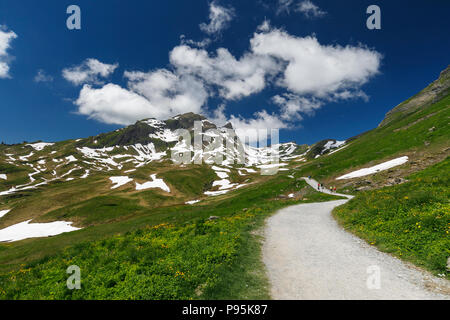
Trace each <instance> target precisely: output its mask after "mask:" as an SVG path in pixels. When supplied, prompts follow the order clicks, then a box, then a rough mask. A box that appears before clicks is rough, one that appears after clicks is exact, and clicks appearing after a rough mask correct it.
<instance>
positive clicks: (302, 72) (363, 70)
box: [251, 29, 381, 98]
mask: <svg viewBox="0 0 450 320" xmlns="http://www.w3.org/2000/svg"><path fill="white" fill-rule="evenodd" d="M251 47H252V50H253V52H254V53H255V54H260V55H267V56H273V57H276V58H279V59H282V60H284V61H286V62H287V66H286V68H285V70H284V73H283V79H281V80H280V81H279V82H278V85H280V86H282V87H286V88H287V89H288V90H289V91H291V92H292V93H295V94H298V95H313V96H316V97H319V98H329V97H330V96H331V95H336V94H338V93H340V92H343V91H349V92H350V91H351V90H353V89H356V88H359V87H360V86H362V85H363V84H365V83H366V82H367V81H368V80H369V79H370V78H371V77H372V76H374V75H376V74H377V73H378V70H379V67H380V62H381V55H380V54H379V53H378V52H376V51H374V50H371V49H368V48H365V47H362V46H345V47H342V46H339V45H322V44H320V43H319V41H318V40H317V39H316V38H315V37H304V38H301V37H295V36H292V35H289V34H287V33H286V32H284V31H281V30H277V29H275V30H272V31H270V32H265V33H256V34H255V35H254V37H253V38H252V39H251Z"/></svg>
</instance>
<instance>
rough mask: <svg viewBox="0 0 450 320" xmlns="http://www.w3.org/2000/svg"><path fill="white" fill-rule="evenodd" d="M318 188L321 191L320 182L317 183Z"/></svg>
mask: <svg viewBox="0 0 450 320" xmlns="http://www.w3.org/2000/svg"><path fill="white" fill-rule="evenodd" d="M317 190H319V191H320V183H318V184H317Z"/></svg>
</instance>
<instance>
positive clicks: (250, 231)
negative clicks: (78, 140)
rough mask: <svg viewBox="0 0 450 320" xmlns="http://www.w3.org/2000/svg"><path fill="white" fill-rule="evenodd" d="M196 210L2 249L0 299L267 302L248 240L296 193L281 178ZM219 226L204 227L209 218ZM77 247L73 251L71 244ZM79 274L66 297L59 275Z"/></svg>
mask: <svg viewBox="0 0 450 320" xmlns="http://www.w3.org/2000/svg"><path fill="white" fill-rule="evenodd" d="M265 179H266V180H265V182H263V183H261V184H258V185H254V186H249V187H247V188H243V189H240V190H238V191H235V192H233V194H230V195H226V196H222V197H217V198H211V199H209V200H206V201H205V202H202V203H200V204H197V205H194V206H185V205H182V206H181V205H178V206H176V205H175V206H168V207H159V208H154V209H153V210H150V211H146V212H145V213H144V214H141V215H137V216H136V217H133V218H129V219H127V220H123V221H118V222H115V223H109V224H102V225H97V226H92V227H88V228H85V229H83V230H80V231H77V232H72V233H67V234H63V235H60V236H57V237H53V238H42V239H30V240H25V241H21V242H17V243H11V244H0V265H1V266H2V269H3V272H2V275H1V276H0V297H1V298H7V299H12V298H15V299H18V298H27V299H28V298H30V299H53V298H56V299H91V298H124V299H132V298H137V299H197V298H206V299H209V298H212V299H222V298H228V299H230V298H233V299H238V298H243V299H252V298H253V299H260V298H268V291H267V283H266V281H265V277H264V274H262V273H258V272H257V273H255V270H258V269H259V270H261V269H262V268H261V261H260V259H259V253H260V252H259V250H260V245H259V238H258V236H256V235H254V231H255V230H256V229H258V228H259V227H260V226H261V225H262V223H263V221H264V219H265V217H267V215H269V214H271V213H273V212H274V211H275V210H277V209H279V208H281V207H284V206H287V205H291V204H295V203H298V202H299V201H295V200H275V199H276V197H277V196H278V195H280V194H287V193H291V192H293V191H297V190H299V189H302V188H306V190H308V191H307V192H308V193H307V195H306V198H307V199H304V200H303V201H308V202H310V201H325V200H331V199H335V198H336V197H334V196H328V195H322V194H319V193H316V192H315V191H313V190H312V189H311V188H309V187H307V186H305V183H304V182H303V181H297V180H296V179H291V178H288V177H287V175H279V176H275V177H267V178H265ZM213 215H214V216H218V217H219V219H218V220H214V221H207V218H208V217H210V216H213ZM74 243H77V244H76V245H73V244H74ZM73 264H76V265H79V266H80V267H81V270H82V271H81V272H82V278H83V279H84V280H83V283H82V286H83V290H79V291H69V290H67V289H66V286H65V281H66V279H67V277H68V275H67V274H66V273H65V271H66V269H67V267H68V266H70V265H73Z"/></svg>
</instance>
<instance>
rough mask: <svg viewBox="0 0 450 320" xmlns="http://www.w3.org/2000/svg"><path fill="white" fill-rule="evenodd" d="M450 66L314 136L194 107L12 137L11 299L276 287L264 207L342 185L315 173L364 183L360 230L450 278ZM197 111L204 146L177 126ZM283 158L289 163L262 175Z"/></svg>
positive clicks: (6, 185) (350, 224) (1, 191)
mask: <svg viewBox="0 0 450 320" xmlns="http://www.w3.org/2000/svg"><path fill="white" fill-rule="evenodd" d="M448 70H449V69H448V68H447V69H446V70H445V71H444V72H443V73H442V74H441V76H440V78H439V80H437V81H435V82H433V83H432V84H431V85H430V86H429V87H427V88H426V89H424V90H423V91H422V92H421V93H419V94H418V95H416V96H415V97H413V98H411V99H409V100H408V101H406V102H405V103H403V104H401V105H399V106H397V107H396V108H394V109H393V110H392V111H391V112H390V113H388V115H387V116H386V119H385V120H384V121H383V122H382V124H381V125H380V126H379V127H377V128H375V129H373V130H370V131H367V132H365V133H362V134H360V135H357V136H355V137H353V138H350V139H347V140H346V141H337V140H333V139H327V140H323V141H320V142H318V143H316V144H314V145H313V146H311V147H310V146H306V145H301V146H299V145H297V144H296V143H294V142H290V143H284V144H280V145H271V146H269V147H265V148H255V147H251V146H248V145H245V144H243V143H242V142H241V141H240V139H239V138H237V137H236V136H235V133H234V130H233V129H232V126H231V125H230V124H227V125H226V126H224V127H218V126H216V125H215V124H213V123H212V122H210V121H209V120H208V119H206V118H204V117H202V116H201V115H196V114H193V113H189V114H184V115H179V116H176V117H173V118H171V119H167V120H165V121H160V120H156V119H145V120H141V121H138V122H136V123H135V124H133V125H130V126H127V127H125V128H122V129H119V130H116V131H114V132H109V133H105V134H100V135H97V136H94V137H89V138H80V139H77V140H68V141H60V142H54V143H46V142H35V143H31V144H29V143H23V144H17V145H5V144H1V145H0V299H1V298H4V299H18V298H31V299H42V298H52V299H55V298H56V299H92V298H102V299H112V298H116V299H132V298H138V299H201V298H203V299H205V298H210V299H211V298H212V299H235V298H239V297H244V298H246V299H247V298H249V297H250V298H255V299H266V298H267V297H268V296H265V295H264V292H265V291H264V290H266V289H265V288H266V284H265V282H264V280H261V278H263V277H261V278H259V276H258V275H257V273H259V272H260V271H261V270H259V268H260V267H261V263H260V257H259V253H260V245H261V244H260V240H259V238H260V236H259V235H258V234H259V233H258V229H259V228H260V227H261V226H262V225H263V224H264V221H265V219H266V218H267V217H269V216H270V215H271V214H272V213H273V212H275V211H276V210H278V209H279V208H282V207H285V206H288V205H293V204H298V203H305V202H318V201H329V200H336V199H338V197H337V196H334V195H324V194H321V193H318V192H317V191H316V190H314V189H313V188H310V187H309V186H308V185H306V183H305V181H303V180H302V177H306V176H312V177H314V178H315V179H317V180H318V181H320V182H322V183H324V184H325V185H326V186H327V187H329V186H337V187H338V189H339V191H341V192H343V193H349V194H354V195H355V198H354V199H353V200H351V201H350V202H348V204H347V205H346V206H345V207H343V208H341V209H339V211H338V212H337V213H336V217H337V218H338V221H339V222H342V223H344V225H345V227H346V228H347V229H348V230H352V231H354V232H355V233H356V234H357V235H358V236H361V237H363V238H364V239H366V240H367V241H369V242H370V243H371V244H372V245H378V244H380V246H379V248H380V249H382V250H387V251H389V252H390V253H392V254H396V255H397V256H398V257H399V258H402V259H407V260H408V261H411V262H413V263H416V264H417V265H419V266H422V267H426V268H427V269H429V270H430V271H432V272H435V273H439V274H441V275H442V274H443V275H444V277H447V278H449V277H450V274H449V273H448V272H447V271H446V260H447V258H448V254H447V253H448V248H449V242H448V241H449V240H448V237H446V234H445V232H446V231H447V233H448V223H450V220H449V219H450V218H449V217H448V196H449V188H448V185H449V172H450V171H449V168H448V166H449V161H448V156H449V154H450V126H449V120H448V119H449V118H450V108H449V106H450V95H449V91H448ZM195 121H200V122H201V123H202V125H203V130H202V132H201V134H200V136H202V137H203V138H204V139H202V142H201V144H202V148H201V150H194V148H193V143H194V142H195V139H193V138H192V135H191V138H190V141H189V140H183V139H179V137H178V135H177V134H176V133H175V131H176V130H178V129H184V130H186V131H185V133H186V132H188V133H192V132H193V130H194V122H195ZM208 130H215V131H209V132H208ZM193 140H194V141H193ZM189 142H190V143H191V144H189ZM227 142H228V143H229V144H231V143H233V144H231V145H232V147H231V148H227ZM274 154H275V155H278V156H279V158H280V163H272V160H273V155H274ZM172 155H175V156H177V155H178V156H183V155H189V157H187V158H186V159H187V160H188V161H184V162H182V161H180V162H178V163H174V162H173V161H172V160H171V156H172ZM220 157H223V161H222V162H221V163H217V162H216V161H214V160H217V158H220ZM242 158H244V160H245V161H243V163H240V164H239V163H236V160H239V159H242ZM183 159H184V158H183ZM197 160H202V161H201V162H200V161H197ZM270 167H277V168H278V169H279V170H278V173H277V174H275V175H261V173H262V172H264V169H265V168H270ZM419 226H420V228H419ZM406 231H407V232H406ZM445 237H446V238H445ZM3 242H7V243H3ZM70 265H78V266H80V268H81V270H82V275H83V277H86V279H89V281H84V282H82V283H83V290H75V291H69V290H67V288H66V277H65V276H66V275H67V274H66V270H67V267H68V266H70ZM236 266H237V267H236ZM255 270H256V271H257V272H255ZM446 272H447V273H446ZM261 274H263V272H261ZM43 279H45V281H43ZM249 283H250V284H252V285H251V286H249V285H247V284H249ZM236 292H238V293H236ZM256 292H258V294H259V293H260V292H263V294H261V295H258V294H255V293H256Z"/></svg>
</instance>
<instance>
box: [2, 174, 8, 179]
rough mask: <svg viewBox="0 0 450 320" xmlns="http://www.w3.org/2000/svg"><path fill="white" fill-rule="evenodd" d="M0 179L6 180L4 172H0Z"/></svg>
mask: <svg viewBox="0 0 450 320" xmlns="http://www.w3.org/2000/svg"><path fill="white" fill-rule="evenodd" d="M0 179H3V180H8V177H7V176H6V174H0Z"/></svg>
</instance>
